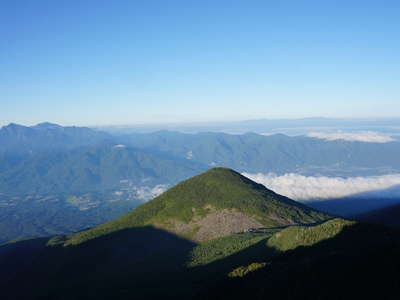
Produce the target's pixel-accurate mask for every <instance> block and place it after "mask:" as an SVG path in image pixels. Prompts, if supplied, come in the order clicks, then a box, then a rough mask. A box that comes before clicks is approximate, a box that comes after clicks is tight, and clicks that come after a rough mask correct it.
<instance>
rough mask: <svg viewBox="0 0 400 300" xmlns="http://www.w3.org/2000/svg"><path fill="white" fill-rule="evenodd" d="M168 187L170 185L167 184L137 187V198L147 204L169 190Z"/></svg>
mask: <svg viewBox="0 0 400 300" xmlns="http://www.w3.org/2000/svg"><path fill="white" fill-rule="evenodd" d="M167 187H168V185H166V184H158V185H156V186H154V187H148V186H142V187H136V188H135V189H136V197H137V198H138V199H139V200H141V201H143V202H147V201H149V200H151V199H153V198H155V197H157V196H159V195H161V194H162V193H164V192H165V191H166V190H167Z"/></svg>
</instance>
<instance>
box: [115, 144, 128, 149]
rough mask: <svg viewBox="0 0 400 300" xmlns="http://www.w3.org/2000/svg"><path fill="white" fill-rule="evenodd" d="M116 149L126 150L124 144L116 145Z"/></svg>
mask: <svg viewBox="0 0 400 300" xmlns="http://www.w3.org/2000/svg"><path fill="white" fill-rule="evenodd" d="M114 148H126V146H125V145H122V144H118V145H115V146H114Z"/></svg>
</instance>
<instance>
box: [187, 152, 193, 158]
mask: <svg viewBox="0 0 400 300" xmlns="http://www.w3.org/2000/svg"><path fill="white" fill-rule="evenodd" d="M192 158H193V152H192V151H189V152H187V153H186V159H192Z"/></svg>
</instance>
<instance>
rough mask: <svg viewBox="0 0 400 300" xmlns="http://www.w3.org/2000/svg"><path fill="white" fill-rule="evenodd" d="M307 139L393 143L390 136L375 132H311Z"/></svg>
mask: <svg viewBox="0 0 400 300" xmlns="http://www.w3.org/2000/svg"><path fill="white" fill-rule="evenodd" d="M307 136H309V137H314V138H318V139H323V140H328V141H334V140H345V141H357V142H368V143H388V142H393V141H395V139H394V138H392V137H391V136H390V135H387V134H384V133H380V132H375V131H357V132H343V131H337V132H329V133H328V132H311V133H309V134H307Z"/></svg>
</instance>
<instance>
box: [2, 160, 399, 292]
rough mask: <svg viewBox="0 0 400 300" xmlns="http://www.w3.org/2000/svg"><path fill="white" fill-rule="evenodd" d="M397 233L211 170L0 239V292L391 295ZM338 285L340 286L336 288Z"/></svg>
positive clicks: (396, 272)
mask: <svg viewBox="0 0 400 300" xmlns="http://www.w3.org/2000/svg"><path fill="white" fill-rule="evenodd" d="M399 254H400V232H399V231H398V230H394V229H389V228H385V227H381V226H375V225H369V224H362V223H357V222H354V221H349V220H344V219H338V218H331V217H330V216H328V215H326V214H323V213H321V212H319V211H316V210H313V209H311V208H308V207H306V206H304V205H302V204H299V203H297V202H295V201H293V200H290V199H288V198H286V197H283V196H281V195H278V194H276V193H274V192H273V191H271V190H268V189H266V188H265V187H264V186H261V185H259V184H257V183H255V182H253V181H251V180H249V179H247V178H245V177H243V176H242V175H240V174H239V173H237V172H235V171H233V170H229V169H225V168H214V169H211V170H208V171H207V172H205V173H202V174H200V175H197V176H195V177H193V178H190V179H188V180H186V181H183V182H181V183H179V184H178V185H176V186H175V187H174V188H172V189H170V190H168V191H166V192H165V193H163V194H161V195H160V196H158V197H156V198H155V199H153V200H151V201H149V202H148V203H146V204H143V205H141V206H139V207H138V208H136V209H135V210H133V211H131V212H129V213H127V214H125V215H123V216H121V217H119V218H117V219H115V220H112V221H110V222H108V223H105V224H102V225H99V226H97V227H94V228H91V229H88V230H84V231H81V232H78V233H75V234H71V235H59V236H54V237H52V238H38V239H28V240H22V241H17V242H13V243H8V244H4V245H1V246H0V288H1V291H2V299H6V300H8V299H27V300H28V299H77V300H79V299H85V300H87V299H96V300H97V299H132V298H134V299H159V298H163V299H221V298H228V299H244V298H246V299H247V298H251V299H265V298H266V297H267V298H268V297H269V298H272V299H278V298H279V299H288V300H289V299H310V295H311V298H313V299H314V298H315V299H340V298H342V299H348V298H349V297H350V298H352V299H353V298H354V299H356V298H361V299H377V297H378V296H379V297H378V298H382V299H392V296H393V295H396V296H397V295H398V294H397V292H398V288H399V285H398V278H399V275H400V272H399V268H398V266H399V265H400V260H399V257H400V256H399ZM343 295H345V296H343Z"/></svg>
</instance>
